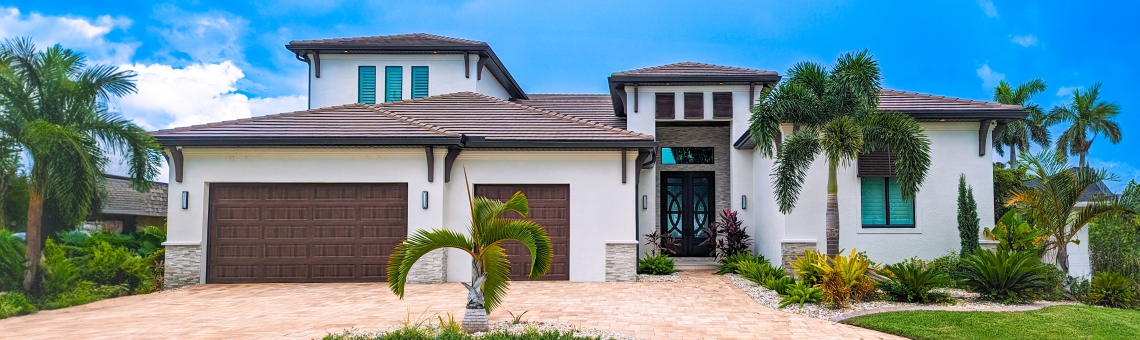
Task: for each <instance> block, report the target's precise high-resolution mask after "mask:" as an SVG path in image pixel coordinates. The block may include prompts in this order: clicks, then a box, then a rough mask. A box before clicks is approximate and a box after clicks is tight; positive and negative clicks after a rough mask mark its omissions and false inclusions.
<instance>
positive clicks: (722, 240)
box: [701, 209, 752, 258]
mask: <svg viewBox="0 0 1140 340" xmlns="http://www.w3.org/2000/svg"><path fill="white" fill-rule="evenodd" d="M743 225H744V221H741V220H740V218H739V217H738V216H737V212H735V211H731V210H728V209H724V210H722V211H721V212H720V219H719V220H718V221H717V222H714V223H713V225H711V226H707V227H704V228H702V230H704V232H705V233H707V234H708V235H709V238H708V239H707V240H705V242H703V243H701V245H702V246H703V245H711V246H713V248H714V251H715V254H714V255H716V256H717V257H719V258H724V257H728V256H731V255H735V254H740V253H747V252H748V249H749V248H752V236H750V235H748V232H747V231H746V229H747V227H744V226H743Z"/></svg>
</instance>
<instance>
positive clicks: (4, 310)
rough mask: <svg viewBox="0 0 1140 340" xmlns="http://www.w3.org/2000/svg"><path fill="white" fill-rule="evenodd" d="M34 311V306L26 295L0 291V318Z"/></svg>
mask: <svg viewBox="0 0 1140 340" xmlns="http://www.w3.org/2000/svg"><path fill="white" fill-rule="evenodd" d="M35 312H36V307H35V306H32V302H31V301H28V297H26V296H24V294H21V293H19V292H7V293H4V292H0V319H3V318H7V317H11V316H17V315H24V314H31V313H35Z"/></svg>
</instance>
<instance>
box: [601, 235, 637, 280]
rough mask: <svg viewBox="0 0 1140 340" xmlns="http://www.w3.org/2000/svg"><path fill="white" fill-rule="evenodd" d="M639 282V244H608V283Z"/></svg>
mask: <svg viewBox="0 0 1140 340" xmlns="http://www.w3.org/2000/svg"><path fill="white" fill-rule="evenodd" d="M633 281H637V244H636V243H607V244H606V282H633Z"/></svg>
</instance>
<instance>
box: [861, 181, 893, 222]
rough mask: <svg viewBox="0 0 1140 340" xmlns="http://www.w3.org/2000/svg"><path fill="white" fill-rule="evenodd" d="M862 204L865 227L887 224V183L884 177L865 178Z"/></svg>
mask: <svg viewBox="0 0 1140 340" xmlns="http://www.w3.org/2000/svg"><path fill="white" fill-rule="evenodd" d="M861 182H862V183H863V190H862V193H861V196H860V197H861V204H862V213H863V225H884V224H887V210H886V208H887V204H886V200H887V197H886V195H887V190H886V188H885V186H886V181H884V180H883V178H882V177H871V178H863V179H862V180H861Z"/></svg>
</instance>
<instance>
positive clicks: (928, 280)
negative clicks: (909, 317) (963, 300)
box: [879, 259, 950, 303]
mask: <svg viewBox="0 0 1140 340" xmlns="http://www.w3.org/2000/svg"><path fill="white" fill-rule="evenodd" d="M879 273H880V274H882V275H883V276H886V278H887V281H883V282H881V283H879V289H881V290H883V292H884V293H886V294H887V296H889V297H890V298H891V300H894V301H900V302H918V303H941V302H946V301H948V300H949V299H950V296H949V295H947V294H945V293H934V292H931V290H933V289H934V288H938V287H945V286H946V285H947V282H948V281H950V276H949V275H946V273H943V272H940V271H938V270H936V269H935V268H932V267H930V266H928V265H927V264H926V263H925V262H923V261H922V260H917V259H910V260H906V261H902V262H899V263H895V264H892V265H887V266H886V268H884V269H883V270H881V271H879Z"/></svg>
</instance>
